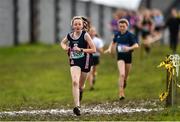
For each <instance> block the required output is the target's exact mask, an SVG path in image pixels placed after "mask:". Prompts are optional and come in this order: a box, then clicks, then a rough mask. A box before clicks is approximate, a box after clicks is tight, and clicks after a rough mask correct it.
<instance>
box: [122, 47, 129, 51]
mask: <svg viewBox="0 0 180 122" xmlns="http://www.w3.org/2000/svg"><path fill="white" fill-rule="evenodd" d="M122 49H123V51H124V52H128V51H130V50H131V48H130V47H128V46H122Z"/></svg>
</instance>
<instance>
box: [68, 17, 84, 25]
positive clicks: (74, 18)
mask: <svg viewBox="0 0 180 122" xmlns="http://www.w3.org/2000/svg"><path fill="white" fill-rule="evenodd" d="M76 19H80V20H82V22H83V19H82V17H81V16H74V17H73V19H72V20H71V26H72V25H73V22H74V20H76Z"/></svg>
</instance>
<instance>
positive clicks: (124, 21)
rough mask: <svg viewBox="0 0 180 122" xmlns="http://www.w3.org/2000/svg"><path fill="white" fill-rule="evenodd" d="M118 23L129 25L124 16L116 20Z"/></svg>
mask: <svg viewBox="0 0 180 122" xmlns="http://www.w3.org/2000/svg"><path fill="white" fill-rule="evenodd" d="M119 23H125V24H126V25H127V26H129V22H128V20H127V19H125V18H122V19H120V20H118V24H119Z"/></svg>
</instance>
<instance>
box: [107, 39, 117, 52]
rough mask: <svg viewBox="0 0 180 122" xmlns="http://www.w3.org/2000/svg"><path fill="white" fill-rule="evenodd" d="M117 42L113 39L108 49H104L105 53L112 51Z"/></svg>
mask: <svg viewBox="0 0 180 122" xmlns="http://www.w3.org/2000/svg"><path fill="white" fill-rule="evenodd" d="M115 44H116V43H114V42H113V41H112V42H111V43H110V45H109V47H108V49H107V50H105V51H104V53H112V51H113V49H114V46H115Z"/></svg>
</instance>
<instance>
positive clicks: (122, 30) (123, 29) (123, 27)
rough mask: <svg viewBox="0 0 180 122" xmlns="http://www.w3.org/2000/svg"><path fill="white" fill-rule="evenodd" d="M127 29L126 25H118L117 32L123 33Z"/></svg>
mask: <svg viewBox="0 0 180 122" xmlns="http://www.w3.org/2000/svg"><path fill="white" fill-rule="evenodd" d="M127 29H128V26H127V24H126V23H119V31H120V32H121V33H125V32H126V31H127Z"/></svg>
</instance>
